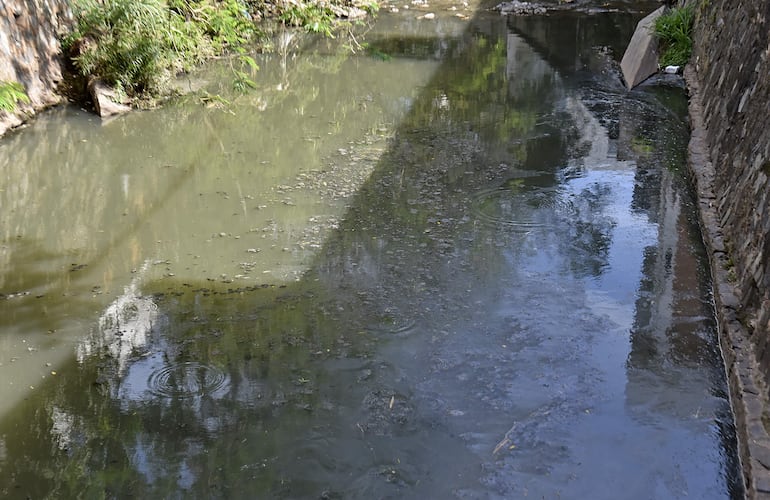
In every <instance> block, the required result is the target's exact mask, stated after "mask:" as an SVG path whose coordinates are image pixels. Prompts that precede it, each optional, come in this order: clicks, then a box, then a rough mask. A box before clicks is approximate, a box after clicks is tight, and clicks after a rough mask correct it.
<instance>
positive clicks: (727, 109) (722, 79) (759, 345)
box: [686, 0, 770, 498]
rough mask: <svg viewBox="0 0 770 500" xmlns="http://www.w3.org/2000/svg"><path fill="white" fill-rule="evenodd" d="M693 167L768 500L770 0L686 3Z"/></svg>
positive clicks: (738, 397) (752, 484) (746, 428)
mask: <svg viewBox="0 0 770 500" xmlns="http://www.w3.org/2000/svg"><path fill="white" fill-rule="evenodd" d="M687 3H688V4H690V5H692V6H693V7H694V8H695V11H696V13H697V18H696V25H695V32H694V39H695V47H694V53H693V57H692V59H691V62H690V65H689V66H688V68H687V70H686V77H687V79H688V85H689V87H690V91H691V106H690V110H691V118H692V128H693V131H692V140H691V143H690V166H691V168H692V171H693V173H694V175H695V180H696V184H697V189H698V195H699V202H700V209H701V221H702V226H703V231H704V238H705V240H706V243H707V244H708V246H709V247H710V248H711V261H712V272H713V275H714V281H715V300H716V305H717V310H718V313H719V316H720V327H721V336H722V348H723V352H724V356H725V361H726V365H727V370H728V375H729V379H730V387H731V398H732V403H733V408H734V411H735V414H736V421H737V422H736V423H737V428H738V429H737V430H738V438H739V448H740V452H741V460H742V463H743V468H744V476H745V480H746V484H747V495H748V497H749V498H770V434H769V432H768V430H769V429H770V411H769V408H770V407H769V406H768V382H769V381H770V43H769V42H770V36H769V35H770V0H687Z"/></svg>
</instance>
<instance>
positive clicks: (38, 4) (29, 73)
mask: <svg viewBox="0 0 770 500" xmlns="http://www.w3.org/2000/svg"><path fill="white" fill-rule="evenodd" d="M71 20H72V15H71V12H70V9H69V1H68V0H4V1H2V2H0V82H3V81H6V82H7V81H17V82H19V83H21V84H22V85H23V86H24V88H25V90H26V92H27V95H29V97H30V99H31V101H32V103H31V105H30V106H27V107H25V108H24V111H25V112H27V113H29V112H32V111H33V110H37V109H41V108H44V107H46V106H50V105H51V104H55V103H57V102H59V99H60V97H59V96H58V95H57V94H56V92H55V89H56V86H57V85H58V84H59V82H60V81H61V78H62V73H61V63H60V61H61V60H60V51H59V35H60V34H61V33H62V32H64V31H65V30H66V28H67V26H68V25H69V23H71ZM22 119H23V115H21V114H20V115H19V116H9V115H8V114H7V113H3V112H0V134H2V133H4V132H5V131H6V130H7V129H8V128H10V127H14V126H17V125H19V124H20V123H22Z"/></svg>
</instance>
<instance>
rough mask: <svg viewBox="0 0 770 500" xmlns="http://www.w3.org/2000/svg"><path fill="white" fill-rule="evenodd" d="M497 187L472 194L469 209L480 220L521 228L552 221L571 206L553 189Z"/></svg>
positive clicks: (572, 207)
mask: <svg viewBox="0 0 770 500" xmlns="http://www.w3.org/2000/svg"><path fill="white" fill-rule="evenodd" d="M523 189H525V188H513V189H512V188H508V187H504V188H498V189H491V190H487V191H481V192H479V193H478V194H476V196H475V197H474V200H473V204H472V210H473V213H474V214H475V215H476V216H477V217H478V218H479V220H480V221H482V222H486V223H490V224H502V225H505V226H510V227H513V228H516V229H520V230H522V231H529V230H531V229H536V228H541V227H546V226H551V225H553V224H554V223H555V222H556V221H558V220H560V219H561V218H562V217H563V216H564V215H567V214H571V213H574V211H575V210H574V206H573V204H572V203H571V202H570V201H569V200H564V199H563V198H562V197H561V196H560V193H559V192H558V191H556V190H554V189H542V188H539V189H536V190H530V191H525V190H523Z"/></svg>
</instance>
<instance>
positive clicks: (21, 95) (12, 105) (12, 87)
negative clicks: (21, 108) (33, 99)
mask: <svg viewBox="0 0 770 500" xmlns="http://www.w3.org/2000/svg"><path fill="white" fill-rule="evenodd" d="M19 102H23V103H29V102H30V101H29V96H28V95H27V93H26V92H24V87H22V86H21V84H20V83H19V82H0V110H2V111H5V112H6V113H14V112H16V109H17V107H18V103H19Z"/></svg>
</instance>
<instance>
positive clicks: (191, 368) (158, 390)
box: [147, 361, 229, 398]
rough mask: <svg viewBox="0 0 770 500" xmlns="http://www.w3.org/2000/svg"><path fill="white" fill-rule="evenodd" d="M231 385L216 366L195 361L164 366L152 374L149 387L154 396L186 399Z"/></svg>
mask: <svg viewBox="0 0 770 500" xmlns="http://www.w3.org/2000/svg"><path fill="white" fill-rule="evenodd" d="M228 383H229V377H228V376H227V374H225V373H224V372H223V371H222V370H220V369H219V368H217V367H215V366H210V365H206V364H203V363H198V362H195V361H189V362H183V363H176V364H173V365H171V366H164V367H163V368H160V369H158V370H156V371H154V372H152V373H151V374H150V377H149V379H148V381H147V385H148V386H149V388H150V391H151V392H152V393H153V394H156V395H158V396H163V397H174V398H185V397H195V396H204V395H207V394H211V393H214V392H216V391H217V390H219V389H221V388H223V387H225V386H226V385H227V384H228Z"/></svg>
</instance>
